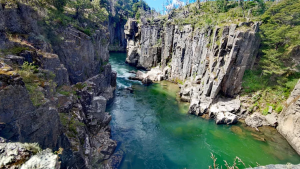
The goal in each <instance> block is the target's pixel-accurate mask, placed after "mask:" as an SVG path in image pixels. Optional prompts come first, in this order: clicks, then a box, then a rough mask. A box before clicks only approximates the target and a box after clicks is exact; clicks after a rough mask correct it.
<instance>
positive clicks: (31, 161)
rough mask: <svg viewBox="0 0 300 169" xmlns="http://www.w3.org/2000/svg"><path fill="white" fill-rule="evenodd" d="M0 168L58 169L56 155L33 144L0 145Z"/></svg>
mask: <svg viewBox="0 0 300 169" xmlns="http://www.w3.org/2000/svg"><path fill="white" fill-rule="evenodd" d="M0 152H1V154H0V168H10V169H13V168H20V169H39V168H45V169H59V168H60V162H59V161H58V159H59V158H58V155H56V154H53V153H52V151H51V150H50V149H46V150H43V151H42V150H41V148H40V147H39V146H38V145H37V144H34V143H31V144H28V143H0Z"/></svg>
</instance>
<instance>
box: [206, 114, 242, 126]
mask: <svg viewBox="0 0 300 169" xmlns="http://www.w3.org/2000/svg"><path fill="white" fill-rule="evenodd" d="M209 116H210V117H211V118H214V119H215V122H216V124H236V123H237V122H238V118H237V116H236V115H235V114H232V113H229V112H217V113H213V112H210V114H209Z"/></svg>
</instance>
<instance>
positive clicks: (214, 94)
mask: <svg viewBox="0 0 300 169" xmlns="http://www.w3.org/2000/svg"><path fill="white" fill-rule="evenodd" d="M153 21H154V23H149V22H145V23H142V24H137V21H135V20H132V19H130V20H128V22H127V24H126V25H128V26H125V34H126V38H127V41H128V44H127V49H128V50H127V51H128V55H127V59H126V61H127V62H128V63H131V64H132V63H134V64H133V65H135V66H137V67H139V68H144V69H147V70H148V69H150V68H151V67H155V66H160V68H161V71H162V72H163V73H164V77H165V79H167V80H170V81H174V82H178V83H182V84H183V85H181V97H182V100H183V101H188V102H191V105H190V111H189V112H190V113H193V114H196V115H202V114H203V113H209V112H210V110H209V108H210V106H211V104H212V103H214V102H216V101H218V96H219V95H223V96H225V97H229V98H235V97H236V96H237V95H238V93H239V92H240V90H241V83H242V78H243V75H244V72H245V70H246V69H250V68H251V67H252V65H253V63H254V61H255V58H256V55H257V52H258V48H259V45H260V38H259V37H258V36H257V35H256V33H257V32H258V27H259V23H254V22H245V23H241V24H240V25H236V24H231V25H228V26H223V27H214V28H212V27H209V28H197V29H193V27H192V26H191V25H183V26H178V25H172V24H170V23H169V24H164V22H165V21H164V20H159V19H154V20H153ZM157 42H159V43H157ZM237 106H238V107H239V105H237ZM238 110H239V108H238V109H237V110H236V111H233V112H228V113H236V112H237V111H238ZM223 113H225V112H223ZM234 116H235V115H234ZM214 117H218V116H217V115H215V116H214ZM228 117H229V116H228ZM231 117H233V116H231ZM234 119H235V118H234ZM221 121H222V120H221ZM233 121H236V120H233Z"/></svg>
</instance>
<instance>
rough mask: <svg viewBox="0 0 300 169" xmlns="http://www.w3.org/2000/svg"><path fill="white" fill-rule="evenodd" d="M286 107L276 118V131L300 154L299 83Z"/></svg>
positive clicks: (299, 82)
mask: <svg viewBox="0 0 300 169" xmlns="http://www.w3.org/2000/svg"><path fill="white" fill-rule="evenodd" d="M287 105H288V106H287V107H286V108H285V109H284V110H283V111H282V112H281V113H280V115H279V116H278V127H277V130H278V131H279V132H280V134H282V135H283V136H284V137H285V138H286V139H287V141H288V142H289V143H290V145H291V146H292V147H293V148H294V149H295V150H296V151H297V153H298V154H300V123H299V121H300V81H298V84H297V85H296V86H295V88H294V90H293V92H292V93H291V95H290V97H289V99H288V100H287Z"/></svg>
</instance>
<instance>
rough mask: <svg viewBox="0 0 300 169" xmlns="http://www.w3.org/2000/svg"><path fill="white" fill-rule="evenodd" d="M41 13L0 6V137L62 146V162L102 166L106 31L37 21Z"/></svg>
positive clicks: (109, 81) (106, 135)
mask: <svg viewBox="0 0 300 169" xmlns="http://www.w3.org/2000/svg"><path fill="white" fill-rule="evenodd" d="M47 12H49V11H47V10H45V9H43V8H39V6H32V5H28V4H24V3H21V2H17V3H15V4H14V3H12V4H6V5H0V50H1V51H0V119H1V120H0V136H1V137H3V138H5V139H7V140H8V141H12V142H36V143H38V144H39V145H40V146H41V147H42V148H50V149H52V150H53V151H54V150H58V149H59V148H63V152H62V154H61V155H60V160H61V167H62V168H68V167H73V168H110V165H109V158H110V156H111V154H112V153H113V152H114V149H115V147H116V142H115V141H113V140H111V139H110V127H109V122H110V120H111V117H110V115H109V114H108V113H106V112H105V109H106V104H108V103H109V102H110V101H111V100H112V98H113V92H114V89H115V87H116V73H115V72H113V71H112V70H111V66H110V65H109V63H108V59H109V53H108V45H109V32H108V30H107V29H105V28H102V27H103V26H102V27H101V28H100V26H98V30H95V31H94V32H93V33H92V34H90V35H88V34H86V33H84V32H82V31H79V30H78V29H76V28H75V27H73V26H72V25H60V24H59V22H57V21H55V20H52V21H50V22H51V23H50V24H49V23H48V25H45V24H42V23H47V22H48V21H45V19H46V18H47V17H49V16H48V15H49V13H47ZM87 23H88V24H91V23H89V22H88V21H87ZM92 24H95V23H92ZM97 24H101V23H97ZM49 25H50V26H49ZM51 26H53V27H51ZM54 28H55V29H54ZM104 161H108V162H105V165H104Z"/></svg>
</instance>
